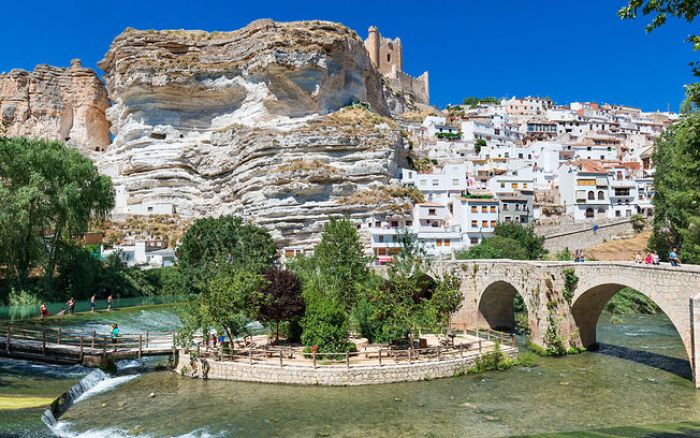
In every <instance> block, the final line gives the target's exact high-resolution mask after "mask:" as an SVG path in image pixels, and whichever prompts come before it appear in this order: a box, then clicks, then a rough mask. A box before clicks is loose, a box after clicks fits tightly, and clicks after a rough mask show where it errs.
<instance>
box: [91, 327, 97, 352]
mask: <svg viewBox="0 0 700 438" xmlns="http://www.w3.org/2000/svg"><path fill="white" fill-rule="evenodd" d="M95 338H97V332H96V331H95V330H93V331H92V348H95Z"/></svg>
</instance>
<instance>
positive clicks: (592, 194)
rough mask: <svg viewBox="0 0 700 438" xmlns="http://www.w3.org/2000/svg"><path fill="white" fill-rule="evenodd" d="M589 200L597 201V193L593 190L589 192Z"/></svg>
mask: <svg viewBox="0 0 700 438" xmlns="http://www.w3.org/2000/svg"><path fill="white" fill-rule="evenodd" d="M588 200H589V201H595V193H593V190H591V191H590V192H588Z"/></svg>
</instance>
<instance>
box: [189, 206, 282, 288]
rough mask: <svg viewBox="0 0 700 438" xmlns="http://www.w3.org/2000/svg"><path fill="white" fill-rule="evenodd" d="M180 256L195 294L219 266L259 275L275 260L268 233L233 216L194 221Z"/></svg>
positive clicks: (273, 244)
mask: <svg viewBox="0 0 700 438" xmlns="http://www.w3.org/2000/svg"><path fill="white" fill-rule="evenodd" d="M179 253H180V260H179V266H180V268H181V269H182V272H183V275H185V277H186V279H187V281H188V282H189V283H190V284H191V286H192V287H193V289H194V290H200V289H201V288H202V287H204V286H205V285H206V284H207V282H208V280H209V279H210V278H212V277H213V276H215V275H216V272H218V271H219V270H220V269H221V267H222V266H233V267H245V269H246V270H248V271H250V272H253V273H258V274H262V273H263V272H264V271H265V270H266V269H268V268H269V267H270V266H271V265H272V264H273V263H274V262H275V260H276V259H277V249H276V247H275V242H274V240H273V239H272V237H271V236H270V234H269V233H268V232H267V230H265V229H264V228H261V227H258V226H256V225H253V224H244V223H243V220H242V219H241V218H239V217H235V216H221V217H219V218H201V219H197V220H196V221H195V222H194V223H193V224H192V226H190V228H189V229H188V230H187V233H186V234H185V236H184V237H183V240H182V245H181V246H180V248H179Z"/></svg>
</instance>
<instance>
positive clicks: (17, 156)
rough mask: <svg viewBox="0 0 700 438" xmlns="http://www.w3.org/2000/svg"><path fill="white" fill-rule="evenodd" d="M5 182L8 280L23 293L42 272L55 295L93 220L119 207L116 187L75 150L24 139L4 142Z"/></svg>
mask: <svg viewBox="0 0 700 438" xmlns="http://www.w3.org/2000/svg"><path fill="white" fill-rule="evenodd" d="M0 181H2V184H0V229H2V230H3V231H2V233H0V266H2V268H0V269H2V278H4V279H6V280H9V282H10V283H11V284H12V285H13V286H16V287H17V288H18V289H22V288H24V287H26V286H27V285H28V283H29V276H30V273H31V272H32V271H34V270H35V269H40V270H41V272H42V274H43V276H44V283H45V287H46V288H47V289H48V290H51V289H53V287H54V284H53V283H54V277H55V274H56V268H57V265H58V263H59V261H61V260H64V261H66V262H67V263H68V264H72V263H73V262H75V257H77V256H79V255H76V254H73V255H72V256H71V255H70V254H68V253H70V252H71V251H73V250H74V248H75V246H76V244H77V241H78V239H79V238H80V237H81V236H82V234H83V233H85V232H86V231H88V227H89V224H90V220H91V219H94V218H104V217H105V216H106V215H107V214H108V213H109V211H110V210H111V209H112V207H113V206H114V192H113V190H112V182H111V180H110V179H109V178H108V177H106V176H103V175H100V174H99V173H98V171H97V169H96V168H95V166H94V164H93V163H92V162H91V161H90V160H89V159H87V158H85V157H84V156H82V155H81V154H80V153H79V152H78V151H77V150H75V149H70V148H67V147H65V146H64V145H63V144H62V143H59V142H55V141H43V140H36V139H27V138H20V137H14V138H7V137H0ZM62 271H63V273H64V274H65V273H66V269H65V267H64V269H62Z"/></svg>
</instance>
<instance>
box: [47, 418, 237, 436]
mask: <svg viewBox="0 0 700 438" xmlns="http://www.w3.org/2000/svg"><path fill="white" fill-rule="evenodd" d="M53 431H54V433H55V434H56V435H57V436H59V437H61V438H104V437H110V438H152V435H150V434H141V435H132V434H129V433H128V432H126V431H124V430H122V429H118V428H113V427H110V428H108V429H94V430H87V431H85V432H76V431H74V430H72V424H71V423H70V422H68V421H61V422H59V423H58V424H56V426H55V427H54V428H53ZM224 436H225V434H224V433H223V432H222V433H218V434H211V433H209V431H208V430H206V429H197V430H193V431H192V432H189V433H186V434H184V435H178V436H175V437H173V438H220V437H224Z"/></svg>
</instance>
